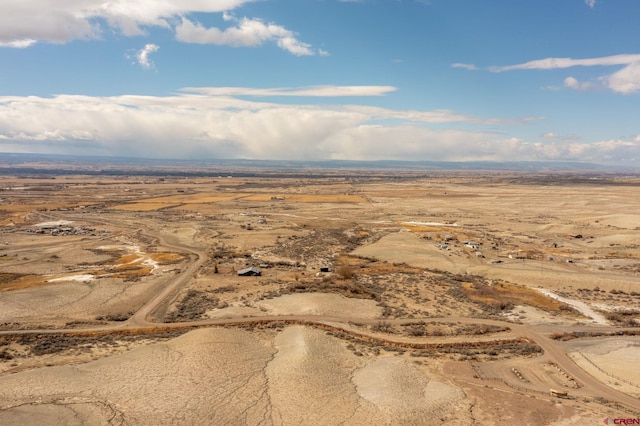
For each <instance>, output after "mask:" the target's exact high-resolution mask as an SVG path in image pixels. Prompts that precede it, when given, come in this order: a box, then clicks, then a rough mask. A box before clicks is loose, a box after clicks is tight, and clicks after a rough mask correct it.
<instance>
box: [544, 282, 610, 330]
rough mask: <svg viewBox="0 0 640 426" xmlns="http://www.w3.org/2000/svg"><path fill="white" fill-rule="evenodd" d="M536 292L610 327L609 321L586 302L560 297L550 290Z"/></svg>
mask: <svg viewBox="0 0 640 426" xmlns="http://www.w3.org/2000/svg"><path fill="white" fill-rule="evenodd" d="M536 290H538V291H539V292H540V293H542V294H544V295H545V296H547V297H550V298H552V299H555V300H559V301H560V302H563V303H566V304H567V305H571V306H573V307H574V308H576V309H577V310H578V311H580V313H581V314H582V315H584V316H585V317H588V318H591V319H592V320H593V322H594V323H596V324H601V325H609V321H607V319H606V318H605V317H604V316H603V315H601V314H599V313H598V312H596V311H594V310H593V308H591V306H589V305H587V304H586V303H584V302H580V301H579V300H573V299H567V298H566V297H562V296H558V295H557V294H555V293H554V292H552V291H549V290H547V289H544V288H536Z"/></svg>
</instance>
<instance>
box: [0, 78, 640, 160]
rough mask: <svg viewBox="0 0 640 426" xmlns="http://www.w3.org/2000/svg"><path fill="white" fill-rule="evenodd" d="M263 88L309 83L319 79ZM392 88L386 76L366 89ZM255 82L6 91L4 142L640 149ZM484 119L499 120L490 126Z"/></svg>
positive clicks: (162, 149)
mask: <svg viewBox="0 0 640 426" xmlns="http://www.w3.org/2000/svg"><path fill="white" fill-rule="evenodd" d="M255 90H257V92H255V93H258V94H259V93H261V92H260V90H258V89H255ZM262 90H271V91H272V92H273V93H279V92H296V91H297V92H299V93H304V92H305V91H311V92H313V91H314V90H318V89H317V88H316V89H314V88H297V89H291V90H286V89H262ZM322 90H326V91H329V90H333V91H334V92H335V93H341V92H342V93H349V92H350V91H353V90H355V89H354V88H348V89H341V88H340V87H334V88H325V89H320V91H319V92H318V93H322ZM385 90H388V89H387V88H385V87H384V86H383V87H382V88H380V89H377V90H374V89H371V88H366V89H363V90H362V92H371V93H374V94H375V93H376V92H384V91H385ZM208 91H210V92H212V93H216V92H218V93H219V94H215V95H212V94H207V92H208ZM356 91H358V90H356ZM251 92H252V89H243V90H240V89H238V88H199V89H197V90H194V89H185V90H184V91H183V92H182V93H180V94H176V95H171V96H164V97H161V96H133V95H123V96H113V97H91V96H80V95H57V96H53V97H47V98H42V97H33V96H29V97H16V96H5V97H0V151H2V152H32V153H65V154H79V155H111V156H125V157H127V156H128V157H146V158H176V159H178V158H179V159H182V158H185V159H189V158H198V159H205V158H248V159H287V160H320V159H350V160H381V159H395V160H440V161H470V160H487V161H514V160H521V161H536V160H537V161H542V160H561V161H569V160H571V161H591V162H603V161H604V162H614V163H615V162H620V163H624V162H625V160H629V161H634V160H635V161H637V160H638V159H640V138H638V137H636V136H634V137H632V138H630V140H609V141H600V142H596V143H582V142H579V141H576V140H566V139H560V138H552V137H551V134H547V135H545V137H542V138H541V140H540V141H526V140H522V139H519V138H516V137H509V136H506V135H505V134H504V133H498V132H496V131H495V130H493V129H494V128H493V126H494V125H496V123H501V122H508V123H511V124H513V123H515V122H518V121H526V119H523V120H512V119H500V118H480V117H474V116H468V115H466V114H462V113H457V112H454V111H448V110H436V111H412V110H393V109H385V108H378V107H371V106H365V105H357V104H352V105H337V106H326V105H323V106H318V105H311V104H305V103H299V104H280V103H275V102H267V101H255V100H251V99H242V98H240V97H237V96H235V95H236V94H238V93H245V94H247V93H251ZM230 94H233V95H230ZM257 96H262V95H257ZM254 99H256V98H255V97H254ZM487 124H491V125H492V127H491V129H492V130H491V131H489V130H487V128H486V127H485V126H486V125H487Z"/></svg>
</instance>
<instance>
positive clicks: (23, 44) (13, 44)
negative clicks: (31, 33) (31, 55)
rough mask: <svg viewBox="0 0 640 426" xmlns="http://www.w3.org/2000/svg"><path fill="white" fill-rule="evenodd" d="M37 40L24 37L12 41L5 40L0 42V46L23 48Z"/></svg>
mask: <svg viewBox="0 0 640 426" xmlns="http://www.w3.org/2000/svg"><path fill="white" fill-rule="evenodd" d="M36 43H37V41H36V40H34V39H31V38H25V39H22V40H14V41H7V42H0V47H13V48H16V49H24V48H26V47H29V46H31V45H34V44H36Z"/></svg>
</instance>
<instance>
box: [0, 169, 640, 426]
mask: <svg viewBox="0 0 640 426" xmlns="http://www.w3.org/2000/svg"><path fill="white" fill-rule="evenodd" d="M639 190H640V178H636V177H624V176H615V175H584V176H583V175H575V174H555V175H554V174H533V173H529V174H515V173H504V172H502V173H488V172H487V173H480V172H465V173H463V172H450V173H444V172H442V173H431V174H426V173H408V172H394V173H393V174H392V173H391V172H389V173H388V174H385V173H373V172H367V173H362V172H345V173H344V174H343V175H342V176H335V175H329V174H328V175H327V176H325V177H323V176H316V177H314V178H301V177H300V176H298V175H296V176H292V177H287V175H286V173H283V175H282V176H278V177H273V176H270V175H268V174H265V175H264V176H255V177H228V173H224V177H188V178H185V177H172V176H162V177H158V176H143V175H140V176H130V177H127V176H106V175H105V176H95V175H93V176H86V175H80V174H79V175H55V176H53V175H45V176H10V175H5V176H3V177H1V178H0V200H1V203H2V204H1V205H0V423H1V424H65V425H66V424H143V425H147V424H148V425H158V424H167V423H181V424H221V425H223V424H224V425H228V424H264V425H270V424H274V425H278V424H318V425H320V424H327V425H334V424H336V425H337V424H346V425H361V424H362V425H364V424H367V425H368V424H427V425H428V424H434V425H436V424H438V425H440V424H443V423H446V424H457V425H469V424H503V423H505V422H508V421H514V422H515V421H517V422H519V423H521V424H553V425H574V424H575V425H583V424H601V422H602V421H603V420H604V419H605V418H614V419H615V418H640V402H638V396H640V376H639V375H638V374H635V370H637V368H635V366H636V365H637V363H638V362H639V361H640V341H639V340H638V339H639V337H638V335H639V334H640V198H639V197H638V196H637V195H638V193H640V192H639ZM247 268H255V269H253V270H249V271H248V272H249V276H240V275H239V272H243V270H245V269H247ZM256 271H259V275H254V276H251V274H250V273H251V272H256ZM630 372H632V373H630ZM550 389H554V390H556V391H558V394H559V395H560V397H558V396H557V395H558V394H556V395H551V394H550ZM565 393H566V395H565Z"/></svg>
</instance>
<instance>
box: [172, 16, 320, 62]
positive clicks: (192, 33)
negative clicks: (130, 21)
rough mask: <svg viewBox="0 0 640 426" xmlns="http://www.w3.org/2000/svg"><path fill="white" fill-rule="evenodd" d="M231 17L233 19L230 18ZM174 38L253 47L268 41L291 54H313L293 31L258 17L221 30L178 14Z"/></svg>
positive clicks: (192, 41)
mask: <svg viewBox="0 0 640 426" xmlns="http://www.w3.org/2000/svg"><path fill="white" fill-rule="evenodd" d="M234 21H235V19H234ZM176 38H177V39H178V40H180V41H183V42H187V43H200V44H215V45H227V46H235V47H240V46H242V47H247V46H251V47H255V46H260V45H261V44H263V43H265V42H268V41H275V42H276V43H277V45H278V46H279V47H280V48H281V49H284V50H286V51H288V52H290V53H292V54H294V55H297V56H303V55H313V54H315V53H316V52H314V51H313V50H312V49H311V46H310V45H309V44H307V43H303V42H301V41H300V40H298V39H296V37H295V34H294V33H293V32H291V31H289V30H287V29H286V28H284V27H282V26H280V25H275V24H272V23H264V22H263V21H261V20H259V19H249V18H242V19H239V20H237V26H234V27H230V28H227V29H225V30H221V29H219V28H216V27H210V28H205V27H203V26H202V25H201V24H200V23H198V22H195V23H194V22H191V21H190V20H188V19H187V18H182V23H181V24H180V25H178V26H177V27H176Z"/></svg>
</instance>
